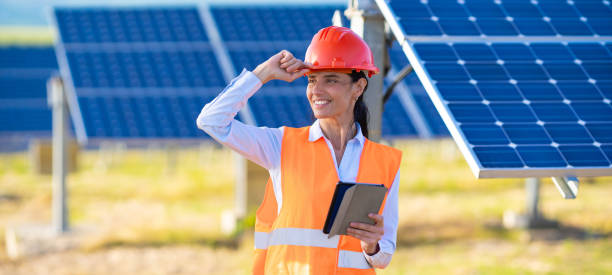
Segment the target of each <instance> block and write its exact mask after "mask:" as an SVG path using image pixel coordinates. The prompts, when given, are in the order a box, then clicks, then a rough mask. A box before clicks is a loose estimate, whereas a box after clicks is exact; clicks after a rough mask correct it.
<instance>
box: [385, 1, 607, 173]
mask: <svg viewBox="0 0 612 275" xmlns="http://www.w3.org/2000/svg"><path fill="white" fill-rule="evenodd" d="M377 4H378V5H379V7H380V8H381V11H382V12H383V15H384V16H385V19H386V20H387V22H389V23H390V25H391V28H392V30H393V33H394V35H395V36H396V38H397V39H398V40H399V41H400V43H401V44H402V50H403V52H404V54H405V55H406V57H407V58H408V59H409V60H410V63H411V65H412V66H413V67H414V69H415V72H416V73H417V75H418V77H419V79H420V80H421V82H422V83H423V85H424V87H425V89H426V90H427V93H428V95H429V96H430V97H431V99H432V101H433V102H434V104H435V105H436V108H437V109H438V111H439V113H440V114H441V116H442V118H443V119H444V122H445V124H446V126H447V127H448V129H449V131H450V132H451V134H452V136H453V138H454V139H455V141H456V142H457V144H458V145H459V147H460V149H461V150H462V152H463V154H464V155H465V157H466V159H467V160H468V163H469V164H470V167H471V168H472V170H473V172H474V174H475V175H476V176H477V177H537V176H601V175H612V169H610V168H611V167H612V158H610V146H612V144H611V143H610V142H611V140H610V138H609V136H610V135H612V128H611V127H610V126H611V125H610V124H611V123H612V106H611V105H610V102H611V101H610V100H611V99H612V98H611V97H610V96H611V95H612V94H611V93H610V87H612V85H611V84H610V83H612V60H611V59H612V51H610V43H611V42H610V39H609V38H608V37H605V35H609V33H608V32H609V30H610V29H612V17H611V16H610V15H612V13H611V11H612V10H611V9H610V5H609V2H607V1H580V3H578V1H576V2H574V1H484V0H482V1H450V0H444V1H433V0H431V1H392V2H390V3H389V4H387V3H385V2H384V1H377ZM396 19H397V20H396ZM504 21H505V22H504ZM602 26H607V27H605V28H602ZM530 36H533V37H530ZM536 36H537V37H536Z"/></svg>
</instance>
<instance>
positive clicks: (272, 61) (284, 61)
mask: <svg viewBox="0 0 612 275" xmlns="http://www.w3.org/2000/svg"><path fill="white" fill-rule="evenodd" d="M309 69H310V65H308V64H306V63H304V62H303V61H302V60H299V59H297V58H295V57H294V56H293V54H292V53H291V52H289V51H287V50H282V51H280V52H279V53H277V54H275V55H273V56H272V57H270V58H269V59H268V60H266V61H264V62H263V63H261V64H259V65H258V66H257V68H255V70H253V74H255V75H256V76H257V77H258V78H259V79H260V80H261V82H262V83H263V84H265V83H266V82H268V81H270V80H272V79H279V80H284V81H287V82H292V81H294V80H296V79H298V78H299V77H300V76H302V75H304V74H305V73H307V72H308V70H309Z"/></svg>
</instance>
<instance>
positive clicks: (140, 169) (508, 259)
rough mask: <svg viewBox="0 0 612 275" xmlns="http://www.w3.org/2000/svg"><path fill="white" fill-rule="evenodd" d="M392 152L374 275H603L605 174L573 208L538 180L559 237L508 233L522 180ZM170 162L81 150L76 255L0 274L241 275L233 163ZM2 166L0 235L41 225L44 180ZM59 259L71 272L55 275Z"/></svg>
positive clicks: (11, 159)
mask: <svg viewBox="0 0 612 275" xmlns="http://www.w3.org/2000/svg"><path fill="white" fill-rule="evenodd" d="M395 146H397V147H398V148H401V149H402V150H403V151H404V159H403V163H402V168H401V169H402V177H401V187H400V227H399V231H398V249H397V252H396V253H395V255H394V259H393V261H392V263H391V265H390V266H389V267H388V268H387V269H385V270H382V271H381V272H380V274H448V273H450V274H517V273H518V274H532V273H533V274H604V273H610V272H612V264H611V261H610V260H609V255H612V240H611V238H610V236H612V235H611V234H612V219H610V217H612V205H611V204H609V203H607V201H608V200H609V198H610V197H612V186H611V185H610V184H609V183H610V181H611V178H598V179H596V180H595V181H594V183H591V184H585V183H583V184H582V185H581V190H580V194H579V198H578V199H577V200H573V201H566V200H563V199H562V198H561V196H560V195H559V193H558V192H557V190H556V189H555V188H554V186H553V185H552V184H551V183H550V182H549V181H544V183H543V185H542V192H541V201H542V204H541V210H542V212H543V213H544V214H545V215H546V216H547V217H549V218H555V219H558V220H559V221H561V222H562V224H564V226H565V227H564V229H563V230H561V231H544V232H542V231H541V232H527V231H520V230H506V229H504V228H503V227H501V226H500V221H501V217H502V215H503V213H504V211H506V210H514V211H521V210H522V209H523V208H524V200H525V194H524V187H523V185H524V183H523V181H522V180H519V179H503V180H494V179H491V180H478V181H477V180H475V179H474V178H473V175H472V174H471V172H470V171H469V169H468V168H467V165H466V164H465V161H463V159H462V156H461V155H460V154H459V153H458V152H457V151H456V149H455V147H454V145H453V144H452V142H450V141H448V140H441V141H431V142H423V141H418V142H416V141H410V142H401V143H400V142H398V143H396V144H395ZM176 156H177V163H176V165H175V166H174V168H169V167H168V162H167V154H166V152H164V151H163V150H128V151H125V152H121V151H118V152H111V153H109V152H106V153H102V154H101V153H100V152H97V151H91V152H85V153H83V154H81V162H80V170H79V172H77V173H75V174H72V175H70V177H69V179H68V180H69V192H70V204H69V209H70V215H71V222H72V223H73V224H74V225H76V226H77V227H89V228H95V230H93V233H92V234H91V236H89V237H88V240H87V242H86V245H85V246H84V249H83V250H80V251H69V252H62V253H55V254H49V255H43V256H39V257H35V258H30V259H26V260H23V261H18V262H10V261H7V260H6V256H5V255H2V253H3V252H0V273H2V274H5V273H6V274H12V273H15V274H45V273H44V272H42V273H41V272H39V271H37V270H55V271H56V272H55V273H54V274H108V273H109V270H112V272H113V273H115V274H247V273H248V269H249V266H250V261H251V255H252V251H251V247H252V239H250V236H249V235H248V234H247V235H246V237H245V239H244V240H242V242H240V243H239V242H236V240H234V239H232V238H230V237H229V236H226V235H223V234H222V233H221V231H220V213H221V212H222V211H223V210H227V209H231V208H232V207H233V180H234V175H233V173H232V171H233V170H232V167H233V160H232V155H231V154H230V153H229V152H228V151H226V150H221V149H215V148H212V147H211V148H207V149H204V150H200V149H198V148H189V149H182V150H179V151H178V152H177V155H176ZM0 163H1V164H2V165H0V196H2V197H3V198H5V199H0V233H2V231H3V230H4V228H5V227H6V226H7V225H10V224H19V223H25V222H49V220H50V212H49V205H50V203H51V190H50V188H49V185H50V177H49V176H38V175H33V174H31V173H30V172H29V165H28V161H27V158H26V155H25V154H11V155H3V156H0ZM6 198H8V199H6ZM0 245H3V244H2V242H1V241H0ZM204 258H205V260H203V259H204ZM228 258H229V259H233V260H229V259H228ZM162 259H166V260H162ZM198 259H202V260H198ZM67 263H70V264H69V265H70V266H72V268H71V269H68V270H66V269H62V268H61V266H62V264H64V265H65V264H67ZM145 263H148V264H145ZM35 267H36V268H35ZM198 267H199V268H200V269H198ZM37 268H38V269H37ZM42 268H48V269H42ZM49 268H50V269H49ZM111 268H114V269H111ZM135 270H138V271H135ZM194 270H199V271H201V272H199V271H194Z"/></svg>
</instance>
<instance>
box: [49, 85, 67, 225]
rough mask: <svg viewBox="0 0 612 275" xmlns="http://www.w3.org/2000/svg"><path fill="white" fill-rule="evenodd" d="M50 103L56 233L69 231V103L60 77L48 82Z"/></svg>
mask: <svg viewBox="0 0 612 275" xmlns="http://www.w3.org/2000/svg"><path fill="white" fill-rule="evenodd" d="M47 95H48V101H49V105H50V106H51V108H52V109H53V176H52V177H53V182H52V184H53V186H52V189H53V207H52V211H53V213H52V219H53V221H52V222H53V230H54V232H55V233H56V234H62V233H65V232H67V231H68V208H67V205H66V204H67V203H66V199H67V197H68V194H67V192H66V160H67V148H68V146H67V144H68V104H67V100H66V95H65V93H64V83H63V81H62V79H61V78H60V77H52V78H51V79H49V81H48V82H47Z"/></svg>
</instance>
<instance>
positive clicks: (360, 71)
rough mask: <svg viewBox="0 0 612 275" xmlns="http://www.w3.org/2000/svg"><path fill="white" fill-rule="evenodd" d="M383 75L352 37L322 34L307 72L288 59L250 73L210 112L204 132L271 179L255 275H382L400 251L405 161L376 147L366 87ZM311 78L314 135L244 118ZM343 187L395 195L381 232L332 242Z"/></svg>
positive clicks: (358, 231)
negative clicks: (277, 85)
mask: <svg viewBox="0 0 612 275" xmlns="http://www.w3.org/2000/svg"><path fill="white" fill-rule="evenodd" d="M366 72H367V73H368V76H371V75H372V74H375V73H377V72H378V68H376V66H375V65H374V62H373V58H372V53H371V51H370V48H369V47H368V46H367V44H366V43H365V42H364V41H363V40H362V39H361V38H360V37H359V36H357V35H356V34H355V33H353V32H352V31H351V30H350V29H347V28H342V27H327V28H324V29H322V30H320V31H319V32H318V33H317V34H316V35H315V36H314V37H313V40H312V42H311V44H310V45H309V46H308V50H307V51H306V58H305V62H302V61H301V60H299V59H297V58H295V57H294V56H293V55H292V54H291V53H290V52H288V51H286V50H283V51H281V52H279V53H278V54H276V55H274V56H272V57H270V59H268V60H267V61H265V62H263V63H262V64H260V65H258V66H257V67H256V68H255V69H254V70H253V71H252V72H249V71H246V70H244V71H243V72H242V73H241V74H240V76H238V77H237V78H235V79H234V80H233V81H232V82H231V83H230V84H229V85H228V87H227V88H226V89H225V90H224V91H223V92H222V93H221V94H220V95H219V96H217V98H215V99H214V100H213V101H212V102H210V103H208V104H207V105H206V106H204V108H203V109H202V112H201V113H200V115H199V117H198V120H197V124H198V127H199V128H200V129H202V130H204V131H206V133H208V134H209V135H210V136H212V137H213V138H215V139H216V140H217V141H219V142H220V143H222V144H224V145H226V146H228V147H230V148H231V149H233V150H235V151H237V152H238V153H240V154H242V155H243V156H245V157H246V158H248V159H250V160H252V161H253V162H255V163H257V164H259V165H261V166H263V167H264V168H266V169H268V171H269V173H270V180H269V181H268V186H267V187H266V194H265V197H264V201H263V203H262V205H261V206H260V208H259V209H258V212H257V217H256V219H257V221H256V228H255V230H256V232H255V246H256V258H255V265H254V268H253V272H254V273H255V274H264V273H265V274H374V273H375V271H374V268H384V267H386V266H387V265H388V264H389V261H390V260H391V256H392V254H393V252H394V250H395V240H396V231H397V192H398V185H399V164H400V159H401V153H400V152H399V151H398V150H396V149H393V148H391V147H387V146H383V145H380V144H376V143H374V142H371V141H369V140H368V139H367V133H368V132H367V109H366V107H365V104H364V103H363V93H364V91H365V90H366V89H367V86H368V80H367V77H366ZM303 75H307V76H308V86H307V89H306V96H307V97H308V101H309V102H310V106H311V108H312V111H313V113H314V116H315V117H316V118H317V120H316V121H315V122H314V123H313V124H312V125H311V126H310V127H304V128H290V127H280V128H266V127H254V126H248V125H245V124H242V123H241V122H239V121H237V120H235V119H234V116H235V115H236V113H237V112H238V111H239V110H240V109H241V108H242V107H243V106H244V105H245V104H246V102H247V100H248V98H249V97H251V96H252V95H253V94H254V93H255V92H257V90H258V89H259V88H260V87H261V86H262V85H263V84H265V83H266V82H268V81H270V80H272V79H279V80H284V81H288V82H291V81H293V80H295V79H297V78H299V77H301V76H303ZM338 181H344V182H363V183H376V184H384V185H385V186H386V187H387V188H388V189H389V192H388V193H387V195H386V198H385V202H383V206H382V207H381V211H380V212H379V213H371V214H370V215H369V217H370V218H371V219H372V220H373V222H374V225H370V224H364V223H351V228H349V230H348V231H347V233H348V236H345V235H343V236H334V237H332V238H328V237H327V235H326V234H324V233H323V232H322V228H323V225H324V222H325V218H326V216H327V211H328V209H329V204H330V202H331V198H332V195H333V191H334V188H335V185H336V184H337V182H338Z"/></svg>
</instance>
